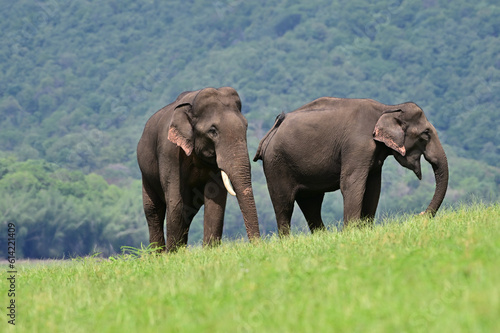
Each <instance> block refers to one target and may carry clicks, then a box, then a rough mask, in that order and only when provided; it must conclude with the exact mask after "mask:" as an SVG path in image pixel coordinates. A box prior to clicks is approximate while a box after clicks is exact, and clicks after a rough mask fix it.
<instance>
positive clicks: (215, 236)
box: [203, 182, 227, 246]
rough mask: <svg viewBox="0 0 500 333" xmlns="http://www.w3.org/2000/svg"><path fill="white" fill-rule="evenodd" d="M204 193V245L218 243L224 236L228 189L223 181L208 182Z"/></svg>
mask: <svg viewBox="0 0 500 333" xmlns="http://www.w3.org/2000/svg"><path fill="white" fill-rule="evenodd" d="M204 195H205V215H204V218H203V245H209V246H212V245H217V244H219V243H220V241H221V238H222V228H223V226H224V212H225V210H226V200H227V191H226V188H225V187H224V185H222V183H221V182H208V183H207V184H206V185H205V191H204Z"/></svg>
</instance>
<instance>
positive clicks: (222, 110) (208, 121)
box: [137, 87, 260, 251]
mask: <svg viewBox="0 0 500 333" xmlns="http://www.w3.org/2000/svg"><path fill="white" fill-rule="evenodd" d="M247 126H248V123H247V120H246V119H245V117H244V116H243V114H242V113H241V100H240V98H239V96H238V93H237V92H236V90H234V89H233V88H230V87H223V88H219V89H214V88H205V89H202V90H197V91H187V92H184V93H182V94H181V95H179V97H177V99H176V100H175V102H173V103H171V104H169V105H167V106H165V107H164V108H162V109H161V110H159V111H158V112H156V113H155V114H154V115H153V116H152V117H151V118H150V119H149V120H148V121H147V123H146V126H145V128H144V132H143V134H142V137H141V139H140V141H139V144H138V146H137V160H138V163H139V167H140V170H141V173H142V196H143V205H144V212H145V215H146V219H147V222H148V227H149V241H150V243H151V244H154V245H155V246H157V247H160V248H163V247H164V246H165V245H166V250H167V251H174V250H175V249H177V248H178V247H179V246H182V245H186V244H187V238H188V231H189V227H190V224H191V221H192V219H193V217H194V216H195V214H196V213H197V212H198V210H199V209H200V208H201V206H202V205H205V214H204V233H203V242H204V244H205V245H206V244H216V243H218V242H219V241H220V239H221V236H222V227H223V220H224V211H225V206H226V198H227V192H226V188H227V191H229V192H230V193H231V194H233V195H236V197H237V199H238V203H239V205H240V209H241V212H242V214H243V219H244V221H245V227H246V230H247V234H248V238H249V239H250V240H254V239H257V238H259V237H260V233H259V225H258V221H257V210H256V207H255V201H254V197H253V190H252V183H251V173H250V159H249V156H248V149H247V139H246V132H247ZM231 183H232V186H231ZM224 186H225V187H226V188H224ZM165 214H166V220H167V221H166V228H167V230H166V236H167V238H166V244H165V233H164V229H163V224H164V220H165Z"/></svg>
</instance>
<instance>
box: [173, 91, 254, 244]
mask: <svg viewBox="0 0 500 333" xmlns="http://www.w3.org/2000/svg"><path fill="white" fill-rule="evenodd" d="M175 103H176V107H175V110H174V114H173V116H172V120H171V123H170V127H169V132H168V139H169V140H170V141H171V142H173V143H175V144H176V145H177V146H179V147H181V148H182V150H183V151H184V153H185V154H186V155H187V156H190V155H192V154H194V155H195V156H196V158H198V159H199V160H200V161H201V163H203V164H205V165H208V166H213V167H214V166H217V167H218V168H219V169H220V170H221V173H222V178H223V180H224V185H225V186H226V189H227V190H228V192H229V193H231V194H233V195H236V197H237V199H238V203H239V205H240V209H241V212H242V214H243V219H244V221H245V227H246V230H247V234H248V238H249V239H255V238H258V237H260V234H259V225H258V221H257V210H256V207H255V200H254V197H253V190H252V182H251V170H250V160H249V157H248V149H247V139H246V132H247V127H248V123H247V120H246V119H245V117H244V116H243V114H242V113H241V100H240V98H239V96H238V93H237V92H236V91H235V90H234V89H233V88H230V87H223V88H219V89H214V88H206V89H203V90H200V91H194V92H187V93H185V94H183V95H181V96H179V98H178V99H177V101H176V102H175ZM229 180H230V181H229ZM231 183H232V186H231Z"/></svg>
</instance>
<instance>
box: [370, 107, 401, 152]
mask: <svg viewBox="0 0 500 333" xmlns="http://www.w3.org/2000/svg"><path fill="white" fill-rule="evenodd" d="M398 111H401V110H394V111H388V112H384V113H383V114H382V116H380V118H379V119H378V121H377V124H375V129H374V130H373V139H374V140H376V141H379V142H383V143H384V144H385V145H386V146H387V147H389V148H391V149H393V150H395V151H397V152H398V153H399V154H401V155H402V156H405V155H406V148H405V146H404V142H405V132H404V130H403V126H402V124H401V121H400V120H399V119H398V117H397V116H395V115H394V112H398Z"/></svg>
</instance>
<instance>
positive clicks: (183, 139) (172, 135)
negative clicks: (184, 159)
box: [168, 103, 194, 156]
mask: <svg viewBox="0 0 500 333" xmlns="http://www.w3.org/2000/svg"><path fill="white" fill-rule="evenodd" d="M191 108H192V106H191V104H190V103H182V104H179V105H177V106H176V107H175V109H174V115H173V116H172V120H171V121H170V128H169V129H168V139H169V140H170V141H172V142H173V143H175V144H176V145H177V146H179V147H181V148H182V149H183V150H184V152H185V153H186V155H187V156H189V155H191V153H192V152H193V148H194V137H193V127H192V125H191V121H190V116H189V112H190V111H191Z"/></svg>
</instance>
